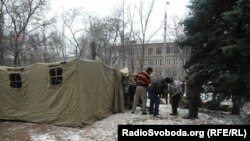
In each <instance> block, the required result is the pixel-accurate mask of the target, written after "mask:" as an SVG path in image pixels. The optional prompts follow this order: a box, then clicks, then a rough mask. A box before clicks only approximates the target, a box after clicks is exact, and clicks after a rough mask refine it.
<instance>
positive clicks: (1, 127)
mask: <svg viewBox="0 0 250 141" xmlns="http://www.w3.org/2000/svg"><path fill="white" fill-rule="evenodd" d="M248 106H249V105H248ZM140 110H141V108H140V107H137V110H136V112H135V114H132V113H131V111H130V110H127V111H126V112H125V113H118V114H114V115H111V116H109V117H107V118H104V119H102V120H99V121H96V122H95V123H94V124H92V125H89V126H86V127H83V128H69V127H58V126H52V125H39V124H33V123H23V122H0V141H19V140H22V141H114V140H117V131H118V125H126V124H137V125H151V124H156V125H204V124H206V125H213V124H217V125H221V124H223V125H243V124H250V123H249V121H247V119H249V117H247V116H248V115H247V114H249V113H247V112H242V114H241V115H240V116H236V115H230V113H228V112H222V111H209V110H204V109H201V110H200V113H199V118H198V119H194V120H190V119H184V118H183V116H185V115H186V114H187V112H188V111H187V109H181V108H179V109H178V113H179V115H178V116H170V115H169V114H170V113H171V106H170V104H161V105H160V116H159V117H154V116H152V115H141V111H140Z"/></svg>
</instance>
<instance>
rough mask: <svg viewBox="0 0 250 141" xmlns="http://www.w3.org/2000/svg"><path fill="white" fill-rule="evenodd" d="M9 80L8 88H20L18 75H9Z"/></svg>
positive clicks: (20, 82)
mask: <svg viewBox="0 0 250 141" xmlns="http://www.w3.org/2000/svg"><path fill="white" fill-rule="evenodd" d="M9 78H10V86H11V87H12V88H21V87H22V80H21V75H20V74H19V73H10V74H9Z"/></svg>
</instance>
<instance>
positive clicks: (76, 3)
mask: <svg viewBox="0 0 250 141" xmlns="http://www.w3.org/2000/svg"><path fill="white" fill-rule="evenodd" d="M150 1H151V0H143V2H150ZM167 1H168V2H169V3H170V4H169V5H167V7H166V2H167ZM138 2H140V0H125V7H127V6H128V5H134V4H133V3H138ZM121 3H122V0H52V2H51V9H52V11H53V12H55V13H57V14H58V15H60V13H61V12H62V11H65V10H67V9H70V8H82V9H83V11H85V12H87V13H92V14H93V15H94V16H100V17H104V16H108V15H111V13H112V11H113V9H114V7H115V6H117V5H119V4H121ZM188 4H189V0H155V5H154V9H153V12H152V16H151V19H150V20H151V22H152V21H153V23H154V24H155V25H156V26H158V25H160V24H163V22H164V13H165V11H166V9H167V15H168V20H167V21H168V24H170V23H171V21H172V18H173V17H176V16H178V17H180V18H181V17H184V16H186V15H188V9H187V8H186V6H187V5H188ZM158 35H159V37H158V38H161V37H162V36H163V30H162V31H159V34H158Z"/></svg>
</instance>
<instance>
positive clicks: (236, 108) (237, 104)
mask: <svg viewBox="0 0 250 141" xmlns="http://www.w3.org/2000/svg"><path fill="white" fill-rule="evenodd" d="M232 99H233V100H232V102H233V108H232V111H231V114H232V115H240V103H241V98H240V97H239V96H235V95H233V96H232Z"/></svg>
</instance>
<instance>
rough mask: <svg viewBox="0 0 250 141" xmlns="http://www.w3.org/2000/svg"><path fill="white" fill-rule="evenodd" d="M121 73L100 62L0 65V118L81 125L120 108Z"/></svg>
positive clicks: (72, 61)
mask: <svg viewBox="0 0 250 141" xmlns="http://www.w3.org/2000/svg"><path fill="white" fill-rule="evenodd" d="M120 80H121V74H120V72H119V71H118V70H116V69H113V68H110V67H108V66H106V65H104V64H103V63H101V62H97V61H88V60H80V59H73V60H71V61H66V62H58V63H48V64H45V63H37V64H33V65H30V66H27V67H23V68H22V67H6V66H1V67H0V119H2V120H20V121H27V122H35V123H43V124H52V125H61V126H82V125H84V124H89V123H92V122H93V121H95V120H97V119H99V118H103V117H106V116H109V115H110V114H112V113H116V112H123V110H124V108H123V104H124V103H123V95H122V85H121V81H120Z"/></svg>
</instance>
